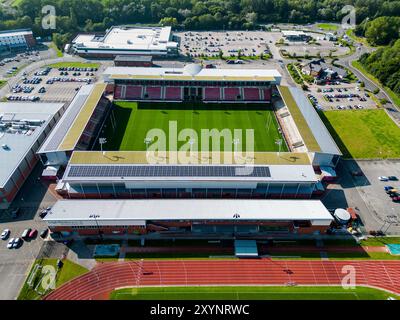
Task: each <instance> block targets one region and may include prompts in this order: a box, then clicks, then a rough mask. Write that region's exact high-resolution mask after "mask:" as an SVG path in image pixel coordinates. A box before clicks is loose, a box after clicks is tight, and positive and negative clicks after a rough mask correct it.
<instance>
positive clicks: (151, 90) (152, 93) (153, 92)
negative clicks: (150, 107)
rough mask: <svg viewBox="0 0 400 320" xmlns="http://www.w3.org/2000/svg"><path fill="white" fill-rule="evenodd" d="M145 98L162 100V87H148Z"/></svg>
mask: <svg viewBox="0 0 400 320" xmlns="http://www.w3.org/2000/svg"><path fill="white" fill-rule="evenodd" d="M145 98H146V99H150V100H161V87H146V88H145Z"/></svg>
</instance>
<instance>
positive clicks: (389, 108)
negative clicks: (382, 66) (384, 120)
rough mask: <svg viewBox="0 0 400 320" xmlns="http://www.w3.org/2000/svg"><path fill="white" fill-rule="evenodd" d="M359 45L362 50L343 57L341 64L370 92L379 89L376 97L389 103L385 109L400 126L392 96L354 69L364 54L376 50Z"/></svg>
mask: <svg viewBox="0 0 400 320" xmlns="http://www.w3.org/2000/svg"><path fill="white" fill-rule="evenodd" d="M356 43H357V45H358V46H359V47H360V49H357V50H356V52H355V53H354V54H353V55H350V56H347V57H343V58H340V59H339V61H338V62H339V64H342V65H344V66H345V67H347V68H349V69H350V70H351V71H352V72H353V73H354V74H355V75H356V77H357V78H358V79H359V80H360V81H362V82H364V84H365V88H366V89H368V90H369V91H371V92H373V91H375V90H376V89H379V93H378V94H376V95H375V96H376V97H377V98H378V99H386V100H387V101H389V102H388V103H387V104H386V105H384V108H385V109H386V111H387V112H388V114H389V115H390V116H391V117H392V118H393V120H395V122H396V123H397V124H398V125H399V124H400V110H399V108H398V107H397V106H396V105H395V103H394V102H393V100H392V99H391V98H390V96H389V95H388V94H387V93H386V91H385V90H384V89H383V87H382V86H379V87H378V86H377V85H376V84H375V83H374V82H373V81H371V80H370V79H369V78H368V77H366V76H365V75H364V74H363V73H362V72H360V71H359V70H358V69H356V68H354V67H353V66H352V64H351V62H352V61H355V60H358V59H359V58H360V57H361V56H362V55H363V54H364V53H370V52H372V51H374V50H375V49H374V48H368V47H366V46H364V45H362V44H361V43H358V42H356Z"/></svg>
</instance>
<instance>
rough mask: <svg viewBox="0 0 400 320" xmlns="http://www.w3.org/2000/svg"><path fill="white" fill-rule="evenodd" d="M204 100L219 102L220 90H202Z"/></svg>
mask: <svg viewBox="0 0 400 320" xmlns="http://www.w3.org/2000/svg"><path fill="white" fill-rule="evenodd" d="M204 100H207V101H220V100H221V89H220V88H208V87H206V88H204Z"/></svg>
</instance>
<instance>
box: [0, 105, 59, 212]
mask: <svg viewBox="0 0 400 320" xmlns="http://www.w3.org/2000/svg"><path fill="white" fill-rule="evenodd" d="M65 108H66V107H65V106H64V104H60V103H23V102H20V103H15V102H5V103H0V161H1V165H0V209H7V208H8V207H9V206H10V204H11V202H12V200H13V199H14V198H15V195H16V194H17V192H18V190H19V189H20V188H21V186H22V185H23V183H24V182H25V180H26V178H27V177H28V176H29V174H30V173H31V171H32V169H33V168H34V166H35V164H36V162H37V160H38V157H37V155H36V151H37V150H38V149H39V147H40V145H41V144H42V143H43V141H44V140H45V139H46V137H47V136H48V134H49V133H50V131H51V128H52V127H53V126H54V125H55V123H56V122H57V120H58V119H59V118H60V117H61V115H62V114H63V112H64V110H65Z"/></svg>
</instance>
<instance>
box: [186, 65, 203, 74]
mask: <svg viewBox="0 0 400 320" xmlns="http://www.w3.org/2000/svg"><path fill="white" fill-rule="evenodd" d="M201 69H203V67H202V66H201V65H199V64H195V63H191V64H188V65H186V66H185V67H183V70H184V72H185V73H188V74H190V75H192V76H195V75H196V74H198V73H199V72H200V71H201Z"/></svg>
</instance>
